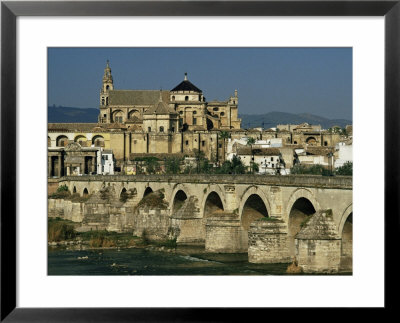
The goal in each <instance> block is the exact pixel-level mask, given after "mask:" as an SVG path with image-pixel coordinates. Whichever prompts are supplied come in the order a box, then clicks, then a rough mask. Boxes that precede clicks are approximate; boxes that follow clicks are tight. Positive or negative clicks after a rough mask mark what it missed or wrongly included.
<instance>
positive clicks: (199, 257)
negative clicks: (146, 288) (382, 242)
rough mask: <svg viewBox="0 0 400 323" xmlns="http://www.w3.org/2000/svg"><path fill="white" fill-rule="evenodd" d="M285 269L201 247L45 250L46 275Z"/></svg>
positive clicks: (258, 272)
mask: <svg viewBox="0 0 400 323" xmlns="http://www.w3.org/2000/svg"><path fill="white" fill-rule="evenodd" d="M287 266H288V264H251V263H249V262H248V261H247V254H215V253H206V252H204V248H200V247H199V248H196V247H178V248H177V249H176V251H175V252H165V251H156V250H148V249H138V248H127V249H120V250H117V249H96V250H66V249H60V248H49V250H48V274H49V275H285V274H286V268H287Z"/></svg>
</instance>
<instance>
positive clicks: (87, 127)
mask: <svg viewBox="0 0 400 323" xmlns="http://www.w3.org/2000/svg"><path fill="white" fill-rule="evenodd" d="M98 126H99V124H97V123H48V124H47V130H48V131H53V132H55V131H59V132H63V131H76V132H91V131H92V129H93V128H94V127H98Z"/></svg>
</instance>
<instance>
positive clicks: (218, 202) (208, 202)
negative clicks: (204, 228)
mask: <svg viewBox="0 0 400 323" xmlns="http://www.w3.org/2000/svg"><path fill="white" fill-rule="evenodd" d="M224 210H225V205H224V202H223V201H222V198H221V195H220V194H218V192H216V191H212V192H209V193H208V194H207V198H206V199H205V201H204V206H203V218H204V219H206V218H207V217H209V216H211V214H213V213H214V212H216V211H224Z"/></svg>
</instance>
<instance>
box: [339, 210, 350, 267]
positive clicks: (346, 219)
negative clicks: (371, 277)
mask: <svg viewBox="0 0 400 323" xmlns="http://www.w3.org/2000/svg"><path fill="white" fill-rule="evenodd" d="M338 233H339V236H340V237H341V238H342V244H341V248H340V269H341V270H345V271H348V270H352V269H353V204H350V205H349V206H348V207H347V208H346V209H345V210H344V212H343V214H342V217H341V219H340V223H339V230H338Z"/></svg>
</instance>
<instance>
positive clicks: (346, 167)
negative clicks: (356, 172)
mask: <svg viewBox="0 0 400 323" xmlns="http://www.w3.org/2000/svg"><path fill="white" fill-rule="evenodd" d="M335 173H336V175H343V176H353V162H350V161H348V162H345V163H344V164H343V166H340V167H338V168H337V169H336V171H335Z"/></svg>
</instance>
